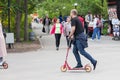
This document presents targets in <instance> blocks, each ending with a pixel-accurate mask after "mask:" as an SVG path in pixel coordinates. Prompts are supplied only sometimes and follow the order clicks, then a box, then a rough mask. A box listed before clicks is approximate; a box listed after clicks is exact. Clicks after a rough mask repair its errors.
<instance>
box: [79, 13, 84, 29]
mask: <svg viewBox="0 0 120 80" xmlns="http://www.w3.org/2000/svg"><path fill="white" fill-rule="evenodd" d="M78 18H79V20H80V22H81V23H82V26H83V28H84V22H85V20H84V18H83V17H82V16H81V15H78Z"/></svg>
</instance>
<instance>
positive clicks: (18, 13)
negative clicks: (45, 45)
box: [15, 0, 22, 42]
mask: <svg viewBox="0 0 120 80" xmlns="http://www.w3.org/2000/svg"><path fill="white" fill-rule="evenodd" d="M20 1H21V0H16V3H17V5H18V6H20V5H21V4H20V3H21V2H20ZM21 17H22V12H21V11H20V9H19V7H18V8H17V9H16V16H15V29H16V42H20V22H21Z"/></svg>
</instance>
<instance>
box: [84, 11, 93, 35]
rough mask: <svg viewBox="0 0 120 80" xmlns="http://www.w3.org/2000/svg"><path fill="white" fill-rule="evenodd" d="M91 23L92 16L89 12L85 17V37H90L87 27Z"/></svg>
mask: <svg viewBox="0 0 120 80" xmlns="http://www.w3.org/2000/svg"><path fill="white" fill-rule="evenodd" d="M92 21H93V16H92V14H91V12H90V11H89V12H88V14H87V15H86V16H85V30H86V34H87V35H90V34H89V31H88V27H89V23H90V22H92Z"/></svg>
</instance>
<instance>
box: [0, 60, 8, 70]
mask: <svg viewBox="0 0 120 80" xmlns="http://www.w3.org/2000/svg"><path fill="white" fill-rule="evenodd" d="M0 66H1V67H2V68H3V69H8V63H6V62H5V61H4V62H1V63H0Z"/></svg>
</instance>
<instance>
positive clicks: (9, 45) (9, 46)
mask: <svg viewBox="0 0 120 80" xmlns="http://www.w3.org/2000/svg"><path fill="white" fill-rule="evenodd" d="M8 32H9V33H10V32H11V30H10V0H8ZM8 48H9V49H11V44H8Z"/></svg>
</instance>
